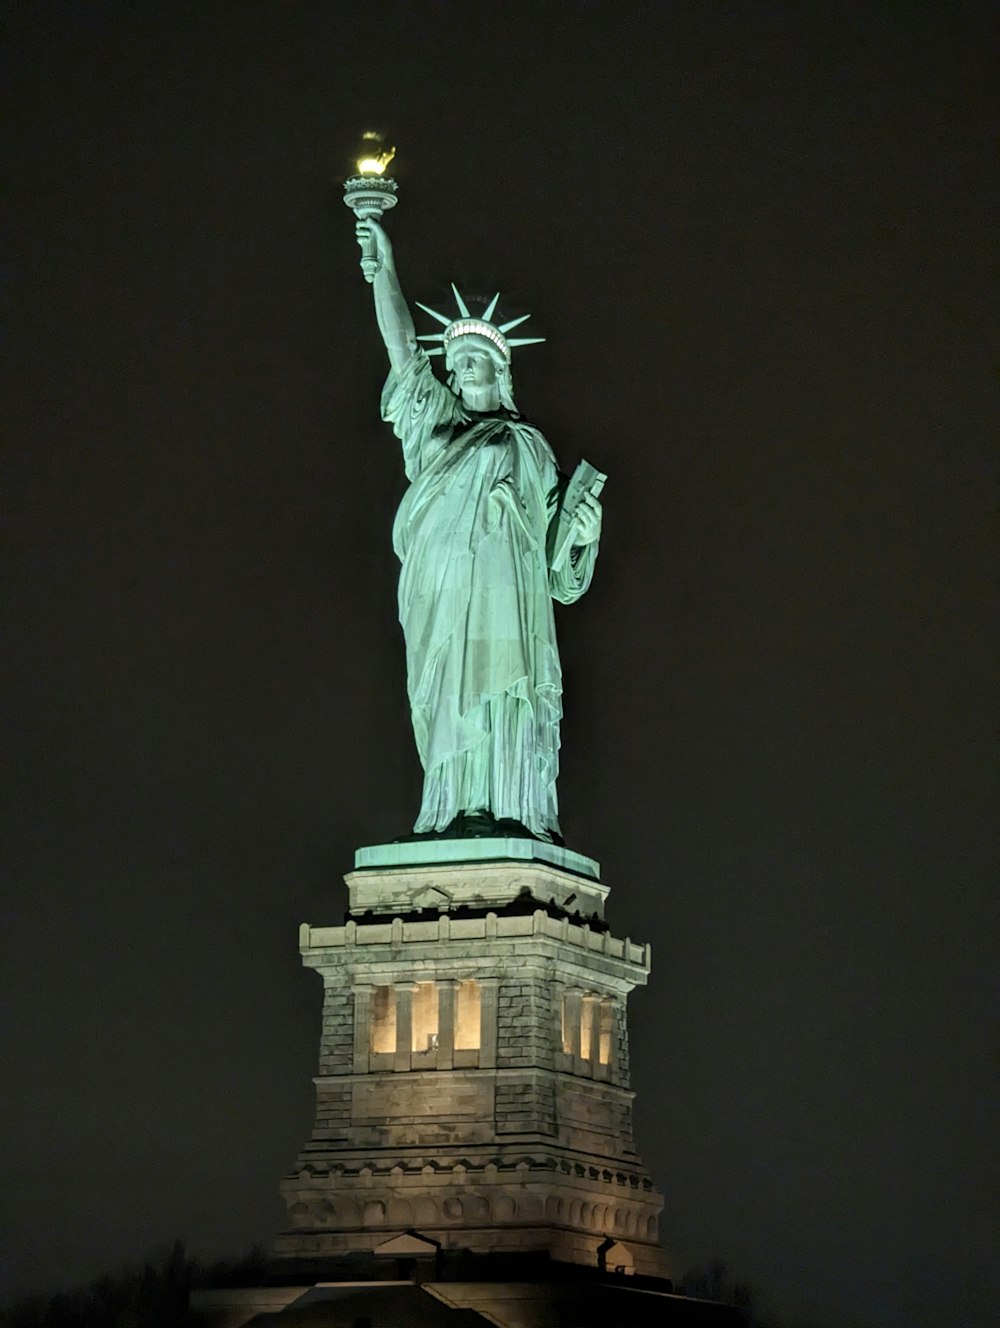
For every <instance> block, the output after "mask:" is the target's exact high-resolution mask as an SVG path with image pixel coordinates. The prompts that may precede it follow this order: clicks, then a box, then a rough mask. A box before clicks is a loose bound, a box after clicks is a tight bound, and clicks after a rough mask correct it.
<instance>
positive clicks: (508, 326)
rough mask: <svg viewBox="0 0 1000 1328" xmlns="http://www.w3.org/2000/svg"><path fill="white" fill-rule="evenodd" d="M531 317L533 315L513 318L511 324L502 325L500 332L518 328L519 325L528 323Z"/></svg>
mask: <svg viewBox="0 0 1000 1328" xmlns="http://www.w3.org/2000/svg"><path fill="white" fill-rule="evenodd" d="M530 317H531V314H522V315H521V317H520V318H512V319H511V321H510V322H509V323H501V324H500V331H501V332H509V331H510V329H511V328H512V327H517V326H518V325H519V324H521V323H524V322H527V320H528V319H529V318H530Z"/></svg>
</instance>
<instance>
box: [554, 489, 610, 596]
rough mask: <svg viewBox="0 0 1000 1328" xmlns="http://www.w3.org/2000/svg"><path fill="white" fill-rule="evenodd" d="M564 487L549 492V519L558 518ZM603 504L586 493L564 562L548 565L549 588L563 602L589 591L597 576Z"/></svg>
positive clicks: (578, 510) (576, 515)
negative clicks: (595, 570)
mask: <svg viewBox="0 0 1000 1328" xmlns="http://www.w3.org/2000/svg"><path fill="white" fill-rule="evenodd" d="M560 496H561V490H560V489H559V488H558V487H557V488H555V489H553V491H552V493H551V494H550V495H549V520H550V521H553V520H555V519H556V516H557V514H558V510H559V498H560ZM601 515H602V514H601V504H600V501H599V500H598V499H597V498H595V497H594V495H593V494H591V493H588V494H585V495H584V498H583V501H582V502H581V503H580V506H579V507H578V508H577V510H576V513H575V514H574V517H573V523H574V527H575V528H574V532H573V539H572V540H571V541H570V545H569V547H568V549H567V551H566V552H565V553H564V554H563V556H562V559H561V561H560V562H559V563H558V564H557V565H556V566H554V567H550V568H549V590H550V591H551V594H552V598H553V599H557V600H559V602H560V604H572V603H573V602H574V600H578V599H579V598H580V596H581V595H584V594H586V592H587V590H588V589H589V588H590V582H591V580H592V579H593V575H594V564H595V563H596V562H597V548H598V543H599V541H600V538H601Z"/></svg>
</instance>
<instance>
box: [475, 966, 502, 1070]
mask: <svg viewBox="0 0 1000 1328" xmlns="http://www.w3.org/2000/svg"><path fill="white" fill-rule="evenodd" d="M498 983H499V979H498V978H481V979H480V982H479V1066H480V1069H488V1070H489V1069H492V1068H493V1067H494V1066H495V1065H496V1063H497V986H498Z"/></svg>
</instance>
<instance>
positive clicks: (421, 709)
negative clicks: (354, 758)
mask: <svg viewBox="0 0 1000 1328" xmlns="http://www.w3.org/2000/svg"><path fill="white" fill-rule="evenodd" d="M356 232H357V238H358V241H359V243H361V244H362V245H363V246H366V247H367V249H368V251H369V252H372V251H374V258H375V262H376V263H377V267H376V268H375V275H374V281H373V290H374V295H375V313H376V316H377V318H378V325H379V329H380V331H381V333H382V337H383V340H384V341H385V345H386V349H387V350H388V352H389V363H390V365H391V371H390V374H389V378H388V380H387V382H386V385H385V391H384V393H383V396H382V416H383V418H384V419H385V420H386V421H388V422H389V423H390V424H391V425H392V426H393V430H394V431H395V433H396V435H397V437H398V438H399V439H400V441H401V443H402V447H403V462H404V465H405V468H406V476H407V479H408V480H409V481H410V487H409V488H408V489H407V491H406V494H405V495H404V497H403V501H402V502H401V504H400V507H399V511H398V513H397V515H396V521H395V525H394V528H393V545H394V547H395V551H396V554H397V555H398V557H399V560H400V562H401V563H402V571H401V573H400V580H399V618H400V622H401V623H402V625H403V633H404V636H405V638H406V664H407V687H408V691H409V698H410V708H411V711H412V716H413V731H414V734H415V736H416V741H417V750H418V752H419V754H420V760H421V762H422V764H423V767H424V792H423V800H422V804H421V807H420V814H419V816H418V817H417V820H416V824H415V826H414V831H415V832H416V833H418V834H428V835H468V834H474V835H475V834H484V835H489V834H522V835H523V834H524V833H525V831H527V832H529V833H530V834H531V835H533V836H535V837H537V838H539V839H544V840H550V841H551V840H554V841H557V842H561V839H560V834H559V818H558V804H557V800H556V775H557V773H558V768H559V721H560V718H561V715H562V671H561V668H560V664H559V654H558V650H557V648H556V633H555V622H554V619H553V613H552V600H553V599H558V600H559V601H561V602H562V603H563V604H571V603H572V602H573V601H574V600H577V599H579V598H580V596H581V595H582V594H583V593H584V592H585V591H586V590H587V587H588V586H589V585H590V580H591V577H592V575H593V571H594V562H595V560H596V558H597V542H598V537H599V535H600V529H601V507H600V503H599V502H598V500H597V496H596V495H597V493H598V492H599V491H600V483H602V482H603V476H599V475H598V473H597V472H595V471H593V470H592V468H589V467H588V468H587V469H588V472H589V475H588V480H589V479H590V477H592V476H595V477H596V480H595V481H594V482H593V483H591V484H590V485H589V488H584V490H583V491H582V492H581V493H579V494H578V495H577V497H576V499H575V500H574V502H573V505H572V510H571V511H568V510H567V509H568V507H569V501H568V499H567V497H566V487H567V486H566V481H565V479H563V478H562V477H561V476H560V475H559V472H558V470H557V469H556V462H555V458H554V457H553V455H552V450H551V448H550V447H549V445H548V443H547V442H546V441H545V439H544V438H543V436H542V435H541V433H539V431H538V430H537V429H536V428H534V427H533V426H532V425H530V424H528V423H526V422H525V421H524V420H523V419H521V417H520V416H519V415H518V413H517V409H516V407H515V405H514V397H513V389H512V380H511V372H510V356H511V352H510V347H511V345H517V344H525V342H526V340H528V339H524V338H520V339H510V340H508V338H507V337H506V336H505V332H506V331H507V330H509V329H510V328H511V327H512V326H513V324H511V323H508V324H505V325H503V326H499V327H498V326H496V325H494V324H493V323H491V322H490V319H491V318H492V315H493V311H494V309H495V307H496V303H497V301H496V298H494V300H493V301H491V303H490V305H489V307H488V308H487V309H486V311H485V312H484V314H483V315H482V317H474V316H472V315H470V313H469V310H468V309H467V308H466V306H465V303H464V301H463V300H462V297H461V296H460V295H459V294H458V291H457V290H456V291H455V297H456V300H457V302H458V308H459V317H458V318H457V319H455V320H449V319H447V318H445V317H443V316H442V315H441V314H436V313H434V311H433V310H428V311H427V312H429V313H431V314H432V315H433V316H434V317H435V318H436V319H437V320H438V321H439V322H440V323H441V324H443V325H444V330H443V331H441V332H439V333H437V334H435V336H434V337H432V338H421V339H423V340H436V341H440V342H441V343H443V344H442V346H441V347H440V348H439V349H437V350H431V351H430V352H425V351H424V350H422V349H421V348H420V347H419V346H418V344H417V343H418V338H417V337H416V335H415V332H414V327H413V320H412V318H411V317H410V312H409V310H408V308H407V305H406V301H405V300H404V298H403V293H402V290H401V288H400V285H399V279H398V278H397V276H396V268H395V264H394V261H393V253H392V246H391V244H390V242H389V238H388V236H387V235H386V233H385V231H384V229H383V228H382V226H381V225H380V223H379V222H378V221H375V220H371V219H365V220H360V221H359V222H358V223H357V228H356ZM421 307H422V308H423V307H425V306H421ZM516 321H518V322H520V321H522V320H520V319H518V320H516ZM531 340H535V338H532V339H531ZM442 352H443V354H444V356H445V364H446V367H447V370H448V375H449V377H448V383H447V386H445V385H444V384H443V383H441V382H439V381H438V379H437V378H436V377H435V376H434V374H433V372H432V371H431V365H430V361H429V360H428V353H429V354H431V355H433V354H441V353H442ZM584 464H586V463H584ZM574 482H575V481H574ZM572 487H573V486H571V489H572ZM577 487H579V486H577Z"/></svg>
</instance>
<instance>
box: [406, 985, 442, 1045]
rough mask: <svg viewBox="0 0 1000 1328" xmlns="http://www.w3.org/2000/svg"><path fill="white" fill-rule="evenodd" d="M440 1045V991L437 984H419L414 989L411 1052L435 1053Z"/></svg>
mask: <svg viewBox="0 0 1000 1328" xmlns="http://www.w3.org/2000/svg"><path fill="white" fill-rule="evenodd" d="M437 1045H438V989H437V983H436V982H418V983H417V985H416V986H415V987H414V989H413V1037H412V1040H411V1043H410V1050H411V1051H433V1050H434V1049H435V1048H436V1047H437Z"/></svg>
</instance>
